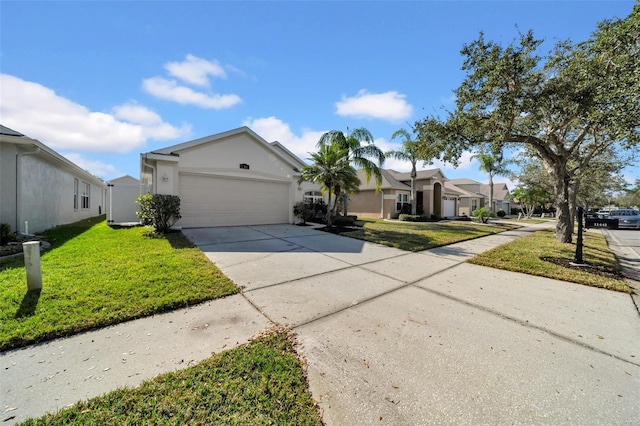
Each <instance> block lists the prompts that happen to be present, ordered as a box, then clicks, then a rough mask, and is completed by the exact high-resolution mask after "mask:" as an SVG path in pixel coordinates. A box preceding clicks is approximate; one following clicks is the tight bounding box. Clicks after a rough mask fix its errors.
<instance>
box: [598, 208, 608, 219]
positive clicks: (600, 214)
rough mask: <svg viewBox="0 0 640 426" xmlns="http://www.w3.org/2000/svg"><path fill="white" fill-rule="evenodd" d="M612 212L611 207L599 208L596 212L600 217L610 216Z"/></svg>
mask: <svg viewBox="0 0 640 426" xmlns="http://www.w3.org/2000/svg"><path fill="white" fill-rule="evenodd" d="M610 212H611V210H609V209H602V210H598V211H597V212H596V216H598V219H606V218H607V217H608V216H609V213H610Z"/></svg>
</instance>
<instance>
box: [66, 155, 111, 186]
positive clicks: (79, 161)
mask: <svg viewBox="0 0 640 426" xmlns="http://www.w3.org/2000/svg"><path fill="white" fill-rule="evenodd" d="M64 156H65V157H66V158H67V159H69V160H71V161H72V162H74V163H75V164H76V165H78V166H79V167H80V168H82V169H84V170H88V171H89V173H91V174H92V175H94V176H98V177H100V178H103V179H105V180H109V179H112V178H114V177H117V176H121V175H122V174H123V173H121V172H119V171H118V169H116V167H115V166H113V165H111V164H106V163H103V162H102V161H96V160H89V159H88V158H85V157H83V156H82V155H81V154H78V153H75V152H69V153H65V154H64Z"/></svg>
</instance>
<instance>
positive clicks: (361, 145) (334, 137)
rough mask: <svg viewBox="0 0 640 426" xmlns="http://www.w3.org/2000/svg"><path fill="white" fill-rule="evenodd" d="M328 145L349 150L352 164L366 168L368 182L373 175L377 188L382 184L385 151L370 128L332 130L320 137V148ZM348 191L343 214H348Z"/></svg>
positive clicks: (345, 193)
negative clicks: (349, 130)
mask: <svg viewBox="0 0 640 426" xmlns="http://www.w3.org/2000/svg"><path fill="white" fill-rule="evenodd" d="M327 145H336V146H337V147H339V148H341V149H345V150H347V153H346V157H347V161H348V162H349V163H350V164H353V166H355V167H356V168H358V169H362V170H364V174H365V176H366V178H367V182H369V179H370V178H371V176H373V177H374V178H375V180H376V188H377V189H378V188H380V185H381V184H382V173H380V167H382V164H383V163H384V158H385V157H384V152H382V150H381V149H380V148H379V147H377V146H376V145H375V143H374V140H373V135H371V132H369V130H367V129H365V128H364V127H361V128H359V129H355V130H353V131H352V132H350V133H347V134H345V133H343V132H341V131H339V130H331V131H329V132H326V133H325V134H323V135H322V136H321V137H320V140H319V141H318V144H317V146H318V148H322V147H324V146H327ZM347 194H348V193H347V192H344V193H343V194H342V195H343V196H344V204H343V215H344V216H346V215H347Z"/></svg>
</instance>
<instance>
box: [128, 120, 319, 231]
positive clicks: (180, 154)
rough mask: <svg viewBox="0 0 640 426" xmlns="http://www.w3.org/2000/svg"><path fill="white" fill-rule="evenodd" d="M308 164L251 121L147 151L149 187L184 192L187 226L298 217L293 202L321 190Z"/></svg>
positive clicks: (144, 166) (145, 181) (144, 179)
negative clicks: (303, 177)
mask: <svg viewBox="0 0 640 426" xmlns="http://www.w3.org/2000/svg"><path fill="white" fill-rule="evenodd" d="M304 165H305V163H303V162H302V160H300V159H299V158H298V157H296V156H295V155H294V154H292V153H291V152H290V151H289V150H287V149H286V148H285V147H284V146H282V145H281V144H280V143H278V142H273V143H268V142H267V141H265V140H264V139H263V138H262V137H260V136H259V135H258V134H256V133H255V132H254V131H253V130H251V129H249V128H248V127H240V128H238V129H233V130H229V131H226V132H222V133H218V134H215V135H211V136H207V137H204V138H200V139H196V140H193V141H189V142H184V143H181V144H178V145H174V146H170V147H167V148H164V149H158V150H155V151H152V152H147V153H144V154H141V174H140V177H141V184H142V186H143V189H144V192H150V193H157V194H172V195H177V196H179V197H180V213H181V215H182V219H180V221H179V222H178V223H177V225H179V226H182V227H185V228H193V227H205V226H234V225H260V224H277V223H293V222H294V221H295V219H294V216H293V205H294V204H295V203H296V202H298V201H303V199H304V197H305V193H309V194H308V195H309V196H312V194H315V193H316V192H318V191H319V190H320V188H319V186H317V185H314V184H310V183H306V182H303V183H302V184H298V179H299V178H300V169H301V168H302V167H303V166H304Z"/></svg>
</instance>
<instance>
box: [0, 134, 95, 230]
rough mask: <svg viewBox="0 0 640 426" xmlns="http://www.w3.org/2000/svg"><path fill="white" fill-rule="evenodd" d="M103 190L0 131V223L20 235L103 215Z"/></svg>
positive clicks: (38, 145)
mask: <svg viewBox="0 0 640 426" xmlns="http://www.w3.org/2000/svg"><path fill="white" fill-rule="evenodd" d="M106 189H107V185H106V184H105V183H104V182H103V181H102V180H101V179H99V178H97V177H95V176H93V175H91V174H90V173H89V172H87V171H85V170H83V169H81V168H80V167H79V166H77V165H76V164H74V163H73V162H71V161H69V160H68V159H67V158H65V157H63V156H62V155H60V154H58V153H57V152H55V151H54V150H52V149H51V148H49V147H48V146H46V145H45V144H43V143H42V142H40V141H38V140H36V139H32V138H29V137H27V136H25V135H23V134H22V133H19V132H17V131H15V130H12V129H10V128H8V127H5V126H2V125H0V223H7V224H8V225H9V227H10V228H11V230H12V231H18V232H21V233H25V234H33V233H35V232H41V231H44V230H45V229H49V228H52V227H54V226H57V225H63V224H65V223H71V222H76V221H78V220H82V219H87V218H90V217H94V216H98V215H100V214H102V213H103V209H104V205H105V199H106Z"/></svg>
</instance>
